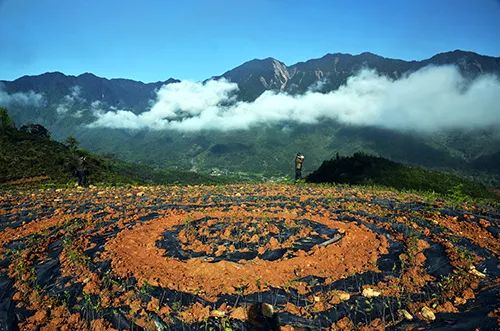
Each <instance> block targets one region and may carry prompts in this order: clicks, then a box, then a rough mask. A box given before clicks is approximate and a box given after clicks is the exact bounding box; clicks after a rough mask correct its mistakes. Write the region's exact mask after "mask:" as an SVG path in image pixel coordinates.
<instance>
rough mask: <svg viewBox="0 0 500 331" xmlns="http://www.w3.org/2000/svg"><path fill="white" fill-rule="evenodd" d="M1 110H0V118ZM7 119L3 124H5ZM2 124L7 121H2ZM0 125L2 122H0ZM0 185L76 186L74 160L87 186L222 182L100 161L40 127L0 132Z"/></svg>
mask: <svg viewBox="0 0 500 331" xmlns="http://www.w3.org/2000/svg"><path fill="white" fill-rule="evenodd" d="M2 114H5V110H3V109H1V108H0V115H2ZM6 119H7V120H6ZM3 121H8V118H7V117H3ZM2 123H3V122H2ZM0 150H1V151H2V153H1V154H0V184H2V183H3V184H6V183H7V184H8V183H18V184H22V183H29V182H31V181H35V182H38V181H41V182H45V183H46V182H51V183H59V184H64V183H68V182H76V176H75V169H76V164H77V158H78V157H80V156H85V157H86V168H87V171H88V173H89V175H88V177H89V182H90V183H91V184H95V183H107V184H118V183H136V184H137V183H186V184H189V183H216V182H221V181H225V179H224V178H216V177H211V176H208V175H203V174H197V173H194V172H189V171H180V170H168V169H164V170H157V169H154V168H152V167H148V166H145V165H137V164H134V163H130V162H124V161H121V160H118V159H114V158H110V157H103V156H99V155H96V154H94V153H91V152H88V151H86V150H84V149H79V148H78V147H77V146H69V145H68V144H63V143H60V142H57V141H54V140H52V139H51V138H50V134H49V132H48V131H46V129H45V128H43V127H42V126H40V125H30V126H25V127H21V128H20V129H16V128H15V127H14V126H13V125H12V124H10V125H7V126H5V125H4V124H2V127H1V129H0Z"/></svg>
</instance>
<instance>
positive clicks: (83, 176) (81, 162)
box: [76, 156, 87, 187]
mask: <svg viewBox="0 0 500 331" xmlns="http://www.w3.org/2000/svg"><path fill="white" fill-rule="evenodd" d="M86 163H87V162H86V158H85V157H84V156H81V157H79V158H78V162H77V166H76V175H77V177H78V186H83V187H85V186H87V164H86Z"/></svg>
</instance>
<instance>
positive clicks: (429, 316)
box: [420, 306, 436, 321]
mask: <svg viewBox="0 0 500 331" xmlns="http://www.w3.org/2000/svg"><path fill="white" fill-rule="evenodd" d="M420 312H421V313H422V316H423V317H424V318H425V319H426V320H428V321H434V320H435V319H436V315H434V312H433V311H432V309H430V308H429V307H427V306H424V307H423V308H422V310H421V311H420Z"/></svg>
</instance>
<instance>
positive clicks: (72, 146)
mask: <svg viewBox="0 0 500 331" xmlns="http://www.w3.org/2000/svg"><path fill="white" fill-rule="evenodd" d="M64 144H65V145H66V146H67V147H68V148H69V150H70V151H72V152H76V150H77V149H78V146H79V145H80V143H79V142H78V140H76V138H75V137H73V136H69V137H68V138H66V140H65V141H64Z"/></svg>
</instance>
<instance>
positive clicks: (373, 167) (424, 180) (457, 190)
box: [307, 153, 494, 203]
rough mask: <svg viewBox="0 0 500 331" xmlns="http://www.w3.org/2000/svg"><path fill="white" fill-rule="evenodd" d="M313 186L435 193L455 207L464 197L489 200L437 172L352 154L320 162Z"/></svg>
mask: <svg viewBox="0 0 500 331" xmlns="http://www.w3.org/2000/svg"><path fill="white" fill-rule="evenodd" d="M307 181H309V182H314V183H324V182H326V183H341V184H362V185H382V186H386V187H393V188H396V189H399V190H417V191H430V192H437V193H440V194H444V195H449V196H450V198H451V199H453V200H454V201H456V202H457V203H463V202H465V201H466V200H467V198H468V197H474V198H493V197H494V195H493V193H491V192H489V191H488V190H487V189H486V188H485V187H484V186H483V185H481V184H478V183H475V182H472V181H469V180H466V179H463V178H460V177H458V176H455V175H452V174H447V173H443V172H438V171H430V170H426V169H422V168H418V167H411V166H407V165H403V164H401V163H396V162H393V161H390V160H387V159H384V158H381V157H376V156H370V155H366V154H362V153H356V154H354V155H353V156H351V157H340V158H335V159H331V160H329V161H324V162H323V164H322V165H321V166H320V167H319V168H318V169H317V170H316V171H314V172H313V173H311V174H310V175H309V176H307Z"/></svg>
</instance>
